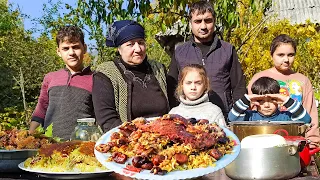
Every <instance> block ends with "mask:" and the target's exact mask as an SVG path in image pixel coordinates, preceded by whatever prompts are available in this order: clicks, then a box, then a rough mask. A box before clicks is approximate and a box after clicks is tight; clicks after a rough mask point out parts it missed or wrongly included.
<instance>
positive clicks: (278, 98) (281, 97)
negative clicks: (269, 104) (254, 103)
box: [266, 94, 289, 104]
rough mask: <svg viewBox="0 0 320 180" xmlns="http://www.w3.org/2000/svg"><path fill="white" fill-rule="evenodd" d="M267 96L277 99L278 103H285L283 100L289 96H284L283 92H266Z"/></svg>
mask: <svg viewBox="0 0 320 180" xmlns="http://www.w3.org/2000/svg"><path fill="white" fill-rule="evenodd" d="M266 96H267V97H269V98H271V99H272V100H274V101H276V102H277V103H278V104H283V102H285V101H287V100H288V98H289V97H288V96H284V95H282V94H266Z"/></svg>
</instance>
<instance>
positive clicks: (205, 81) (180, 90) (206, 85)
mask: <svg viewBox="0 0 320 180" xmlns="http://www.w3.org/2000/svg"><path fill="white" fill-rule="evenodd" d="M190 71H197V72H198V73H199V74H200V76H201V78H202V81H203V84H204V92H208V91H209V90H210V81H209V78H208V76H207V71H206V69H205V68H204V67H203V66H202V65H199V64H189V65H187V66H185V67H184V68H183V69H182V70H181V72H180V74H179V82H178V86H177V89H176V93H175V95H176V98H177V99H179V97H180V96H183V97H184V96H185V95H184V93H183V81H184V79H185V77H186V76H187V74H188V72H190Z"/></svg>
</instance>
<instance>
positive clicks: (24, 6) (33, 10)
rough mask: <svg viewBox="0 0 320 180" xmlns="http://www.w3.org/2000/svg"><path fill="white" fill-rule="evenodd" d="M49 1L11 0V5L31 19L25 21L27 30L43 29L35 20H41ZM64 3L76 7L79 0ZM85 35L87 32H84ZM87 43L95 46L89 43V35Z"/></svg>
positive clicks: (54, 0)
mask: <svg viewBox="0 0 320 180" xmlns="http://www.w3.org/2000/svg"><path fill="white" fill-rule="evenodd" d="M48 1H49V0H9V3H11V4H13V7H14V9H15V8H17V7H18V8H19V9H20V11H21V13H23V14H26V15H28V16H29V18H26V19H24V27H25V29H31V28H36V29H42V27H41V26H40V25H38V24H36V23H35V22H34V21H32V20H33V19H36V18H40V17H41V16H43V15H44V12H43V10H42V8H43V4H48ZM51 1H52V2H53V3H56V2H58V0H51ZM63 3H68V4H69V5H72V6H74V5H76V3H77V0H63ZM61 13H63V11H62V12H61ZM84 33H85V32H84ZM33 36H34V37H38V36H39V33H34V34H33ZM85 37H86V40H85V41H86V43H87V44H93V43H94V42H93V41H89V39H88V35H85Z"/></svg>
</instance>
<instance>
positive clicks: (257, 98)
mask: <svg viewBox="0 0 320 180" xmlns="http://www.w3.org/2000/svg"><path fill="white" fill-rule="evenodd" d="M248 98H249V99H250V101H251V104H252V105H254V106H260V103H259V101H261V100H263V99H264V98H266V96H265V95H258V94H250V95H248Z"/></svg>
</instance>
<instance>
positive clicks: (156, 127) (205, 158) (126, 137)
mask: <svg viewBox="0 0 320 180" xmlns="http://www.w3.org/2000/svg"><path fill="white" fill-rule="evenodd" d="M172 119H173V120H172ZM172 119H170V120H169V121H166V120H167V119H164V120H163V119H161V118H160V119H158V122H147V121H146V122H143V120H141V119H139V120H134V121H132V122H130V123H124V124H123V125H122V126H121V127H120V131H119V132H115V133H113V134H112V135H111V140H110V142H108V143H107V144H101V145H98V146H96V150H98V151H100V152H110V153H111V154H113V155H112V156H111V157H110V158H109V159H108V161H116V162H117V161H118V160H119V157H121V158H122V157H123V155H124V156H126V157H127V158H131V157H132V158H135V157H138V158H140V159H141V157H146V158H147V160H145V162H144V163H145V164H150V162H152V166H153V168H154V167H158V168H160V169H161V170H162V171H166V172H171V171H174V170H188V169H195V168H202V167H203V168H204V167H209V166H212V167H214V166H215V162H216V161H217V160H218V159H219V158H220V157H222V156H223V155H225V154H231V153H232V150H233V147H234V145H235V144H234V141H233V140H232V139H230V137H226V135H225V132H223V129H222V128H220V127H219V126H218V125H216V124H196V125H191V124H189V123H188V124H187V125H182V124H183V123H184V122H181V121H180V119H178V120H177V119H174V118H172ZM155 121H157V120H155ZM170 121H172V122H170ZM161 123H167V124H165V125H164V124H161ZM170 123H173V125H172V126H171V127H170ZM181 126H182V127H181ZM126 131H128V132H129V133H128V132H126ZM170 131H172V133H171V132H170ZM179 133H180V134H179ZM213 150H214V152H219V153H220V154H221V155H219V156H215V155H214V153H212V151H213ZM119 153H120V154H123V155H121V156H120V155H119ZM177 155H178V156H177ZM180 155H182V156H183V157H184V159H185V158H186V159H185V160H181V159H177V158H179V156H180ZM117 156H119V157H117ZM155 156H161V157H163V160H161V162H160V163H156V162H154V157H155ZM215 157H217V158H218V159H215ZM121 158H120V159H121ZM142 159H143V158H142ZM125 161H126V158H125V159H124V161H120V162H118V163H125ZM134 161H135V160H132V164H133V166H134V167H138V168H140V167H142V169H145V168H143V167H144V166H141V163H140V164H139V163H138V164H137V163H134ZM127 163H129V164H131V162H127ZM135 164H136V165H135ZM145 167H146V166H145Z"/></svg>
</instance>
